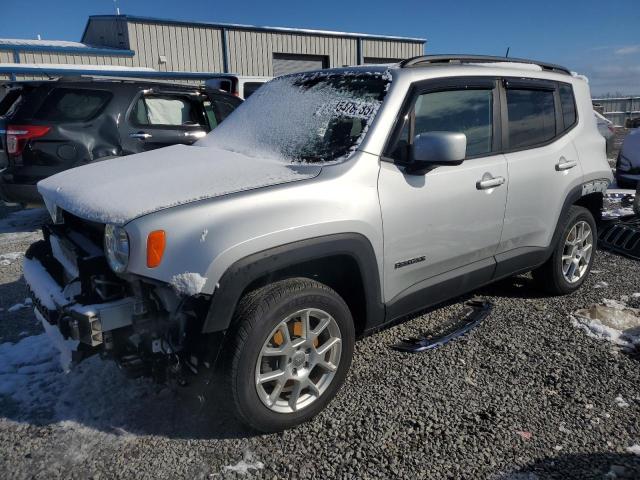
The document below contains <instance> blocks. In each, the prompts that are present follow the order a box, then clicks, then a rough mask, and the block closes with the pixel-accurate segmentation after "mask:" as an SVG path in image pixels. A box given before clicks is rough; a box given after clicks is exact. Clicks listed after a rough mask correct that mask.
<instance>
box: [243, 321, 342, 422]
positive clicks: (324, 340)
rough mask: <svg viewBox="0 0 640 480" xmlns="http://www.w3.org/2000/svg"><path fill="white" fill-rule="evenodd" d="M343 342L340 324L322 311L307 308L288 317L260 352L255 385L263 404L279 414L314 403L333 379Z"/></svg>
mask: <svg viewBox="0 0 640 480" xmlns="http://www.w3.org/2000/svg"><path fill="white" fill-rule="evenodd" d="M341 344H342V337H341V333H340V328H339V327H338V324H337V323H336V321H335V319H334V318H333V317H332V316H331V315H330V314H329V313H327V312H325V311H323V310H320V309H316V308H305V309H303V310H299V311H297V312H295V313H293V314H291V315H289V316H288V317H286V318H285V319H284V320H282V321H281V322H280V323H279V324H278V325H277V326H276V327H275V328H274V329H273V331H272V332H271V333H270V335H269V336H268V337H267V340H266V341H265V342H264V345H263V346H262V349H261V350H260V354H259V355H258V361H257V363H256V373H255V385H256V390H257V393H258V397H260V400H261V401H262V403H263V404H264V405H265V406H266V407H267V408H269V409H270V410H272V411H274V412H278V413H293V412H297V411H299V410H301V409H303V408H305V407H308V406H309V405H311V404H312V403H313V402H315V401H316V400H317V399H318V398H320V396H321V395H322V394H323V393H324V392H325V391H326V390H327V388H328V387H329V385H330V384H331V382H332V381H333V378H334V376H335V373H336V371H337V369H338V366H339V364H340V355H341V351H342V349H341Z"/></svg>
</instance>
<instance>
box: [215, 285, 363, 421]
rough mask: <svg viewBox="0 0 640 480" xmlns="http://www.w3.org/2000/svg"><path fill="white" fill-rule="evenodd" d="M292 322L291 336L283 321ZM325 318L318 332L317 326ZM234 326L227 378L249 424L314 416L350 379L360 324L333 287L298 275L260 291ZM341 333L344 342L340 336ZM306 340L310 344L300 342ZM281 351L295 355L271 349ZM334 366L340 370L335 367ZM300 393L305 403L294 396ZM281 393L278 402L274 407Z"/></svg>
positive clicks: (244, 303) (245, 301) (245, 302)
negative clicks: (269, 379) (349, 373)
mask: <svg viewBox="0 0 640 480" xmlns="http://www.w3.org/2000/svg"><path fill="white" fill-rule="evenodd" d="M301 312H302V313H301ZM306 312H309V315H308V316H307V318H308V319H309V320H308V325H310V326H311V328H308V329H306V330H305V327H304V326H303V325H304V323H303V322H302V316H303V315H305V313H306ZM298 315H299V316H298ZM287 319H289V320H287ZM331 319H332V320H333V321H332V320H331ZM299 320H300V321H299ZM285 321H286V325H287V332H288V334H287V333H286V332H285V330H284V329H283V326H282V325H283V322H285ZM327 322H329V323H327ZM325 323H326V325H325V327H324V329H323V330H321V331H320V332H319V333H318V334H317V336H316V337H314V333H313V332H314V330H319V329H320V326H321V325H322V324H325ZM233 325H235V328H234V331H233V332H230V333H232V338H231V341H230V343H229V345H228V347H227V348H228V350H227V354H226V355H225V357H226V363H227V365H226V366H225V367H224V370H225V372H224V375H225V383H226V386H227V388H228V389H229V393H230V395H229V396H228V398H229V399H230V400H231V401H232V405H230V407H231V409H232V410H233V411H234V412H235V414H236V416H237V417H238V419H239V420H240V421H241V422H242V423H244V424H245V425H247V426H248V427H250V428H252V429H254V430H257V431H260V432H277V431H281V430H285V429H288V428H291V427H294V426H296V425H298V424H300V423H303V422H306V421H307V420H309V419H311V418H313V417H314V416H315V415H316V414H318V413H319V412H320V411H321V410H322V409H324V408H325V407H326V406H327V404H328V403H329V402H330V401H331V399H332V398H333V397H334V396H335V394H336V393H337V391H338V389H339V388H340V387H341V385H342V384H343V383H344V380H345V378H346V375H347V372H348V371H349V366H350V365H351V358H352V356H353V346H354V341H355V328H354V324H353V319H352V317H351V312H350V311H349V307H348V306H347V304H346V303H345V302H344V300H342V298H341V297H340V296H339V295H338V294H337V293H336V292H335V291H333V290H332V289H331V288H329V287H327V286H326V285H324V284H322V283H319V282H317V281H315V280H311V279H307V278H292V279H287V280H282V281H278V282H275V283H273V284H270V285H267V286H265V287H263V288H260V289H258V290H255V291H253V292H251V293H249V294H247V295H245V296H244V297H243V298H242V299H241V301H240V304H239V306H238V309H237V310H236V313H235V315H234V322H233ZM291 328H292V330H291ZM298 329H299V331H298ZM305 332H309V335H305ZM338 336H339V337H340V341H336V340H335V338H337V337H338ZM312 337H313V338H315V339H311V338H312ZM303 339H304V342H306V344H305V345H304V346H303V347H300V348H294V347H293V345H295V344H296V342H297V343H300V342H302V341H303ZM278 342H281V343H278ZM327 345H333V346H331V347H330V348H329V350H328V351H327V352H326V353H325V354H324V356H322V355H319V354H318V353H317V352H320V351H321V350H322V349H324V348H327ZM316 347H317V350H316ZM276 351H277V352H281V351H282V352H284V351H288V352H289V353H288V354H286V355H283V356H266V355H263V353H266V352H269V354H270V355H274V353H273V352H276ZM291 352H295V353H293V354H291ZM303 357H304V359H303ZM336 358H337V361H336ZM259 359H260V364H259V363H258V361H259ZM327 359H328V360H327ZM301 362H304V363H301ZM315 362H317V363H315ZM329 367H331V368H333V367H336V368H335V370H333V371H330V369H329ZM258 369H259V371H258ZM274 372H276V375H280V373H282V377H281V378H279V379H277V380H274V381H267V382H265V383H259V382H258V377H257V375H261V376H262V378H267V376H268V375H272V374H273V373H274ZM285 379H286V380H285ZM316 381H317V385H316V383H314V382H316ZM312 385H313V388H312ZM278 388H280V389H281V393H280V390H277V389H278ZM276 390H277V391H276ZM296 391H297V393H298V395H299V396H298V403H299V405H298V403H296V402H295V401H294V400H292V399H295V392H296ZM273 399H275V402H274V403H272V404H271V405H268V404H270V403H271V402H272V400H273ZM305 402H306V403H305ZM292 405H295V408H293V407H292Z"/></svg>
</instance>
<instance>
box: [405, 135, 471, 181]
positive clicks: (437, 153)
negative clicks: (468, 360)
mask: <svg viewBox="0 0 640 480" xmlns="http://www.w3.org/2000/svg"><path fill="white" fill-rule="evenodd" d="M466 155H467V136H466V135H465V134H464V133H459V132H427V133H421V134H419V135H416V138H415V139H414V141H413V145H412V147H411V158H410V160H409V163H407V164H406V165H405V167H406V172H407V173H410V174H416V175H424V174H425V173H426V172H428V171H429V170H431V169H433V168H435V167H437V166H444V165H460V164H461V163H462V162H463V161H464V157H465V156H466Z"/></svg>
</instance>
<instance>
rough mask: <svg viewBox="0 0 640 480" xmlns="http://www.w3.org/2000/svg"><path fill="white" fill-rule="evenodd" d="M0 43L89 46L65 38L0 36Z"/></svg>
mask: <svg viewBox="0 0 640 480" xmlns="http://www.w3.org/2000/svg"><path fill="white" fill-rule="evenodd" d="M0 45H11V46H16V47H23V46H24V47H26V46H29V47H32V46H40V47H62V48H65V47H73V48H91V47H90V46H89V45H87V44H85V43H80V42H69V41H67V40H29V39H23V38H0Z"/></svg>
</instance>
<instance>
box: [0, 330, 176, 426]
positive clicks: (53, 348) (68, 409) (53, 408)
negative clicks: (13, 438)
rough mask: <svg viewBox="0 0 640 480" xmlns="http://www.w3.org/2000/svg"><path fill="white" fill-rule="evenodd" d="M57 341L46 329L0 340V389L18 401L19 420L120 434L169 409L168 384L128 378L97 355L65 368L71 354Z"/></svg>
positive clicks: (157, 416) (171, 397)
mask: <svg viewBox="0 0 640 480" xmlns="http://www.w3.org/2000/svg"><path fill="white" fill-rule="evenodd" d="M58 335H59V333H58ZM56 343H58V345H56ZM59 346H60V345H59V342H56V341H55V339H54V341H52V338H51V336H50V335H49V334H47V333H42V334H40V335H32V336H29V337H25V338H22V339H20V341H18V342H16V343H9V342H7V343H1V344H0V394H1V395H7V396H8V397H10V398H11V399H12V400H13V402H15V403H16V406H17V409H18V412H19V414H18V416H17V418H16V419H17V420H24V421H33V420H37V421H47V422H70V423H69V425H71V424H83V425H85V426H90V427H94V428H97V429H100V430H104V431H107V432H113V431H116V430H117V433H118V434H121V433H122V432H123V431H128V430H129V429H132V430H136V429H138V427H137V426H139V425H141V422H144V419H145V418H151V417H149V415H152V417H153V418H155V419H156V420H157V418H161V416H160V417H159V415H160V413H159V412H158V409H159V408H162V409H163V410H164V409H169V410H171V408H172V406H171V405H172V404H173V401H174V399H173V395H172V392H171V391H170V390H169V389H168V388H166V387H164V388H163V389H161V390H159V388H160V387H158V386H157V385H155V384H153V383H152V381H151V380H146V379H135V380H131V379H128V378H126V377H125V376H124V375H123V374H122V372H121V371H120V370H119V369H118V368H117V366H116V365H115V363H113V362H111V361H105V360H103V359H101V358H100V357H99V356H93V357H90V358H88V359H86V360H84V361H83V362H81V363H79V364H77V365H75V366H74V367H73V368H72V369H70V370H65V368H63V365H68V360H69V359H68V358H64V357H61V353H60V351H59V349H58V348H57V347H59ZM158 390H159V391H158ZM158 397H161V398H160V399H159V398H158ZM160 406H162V407H160Z"/></svg>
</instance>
